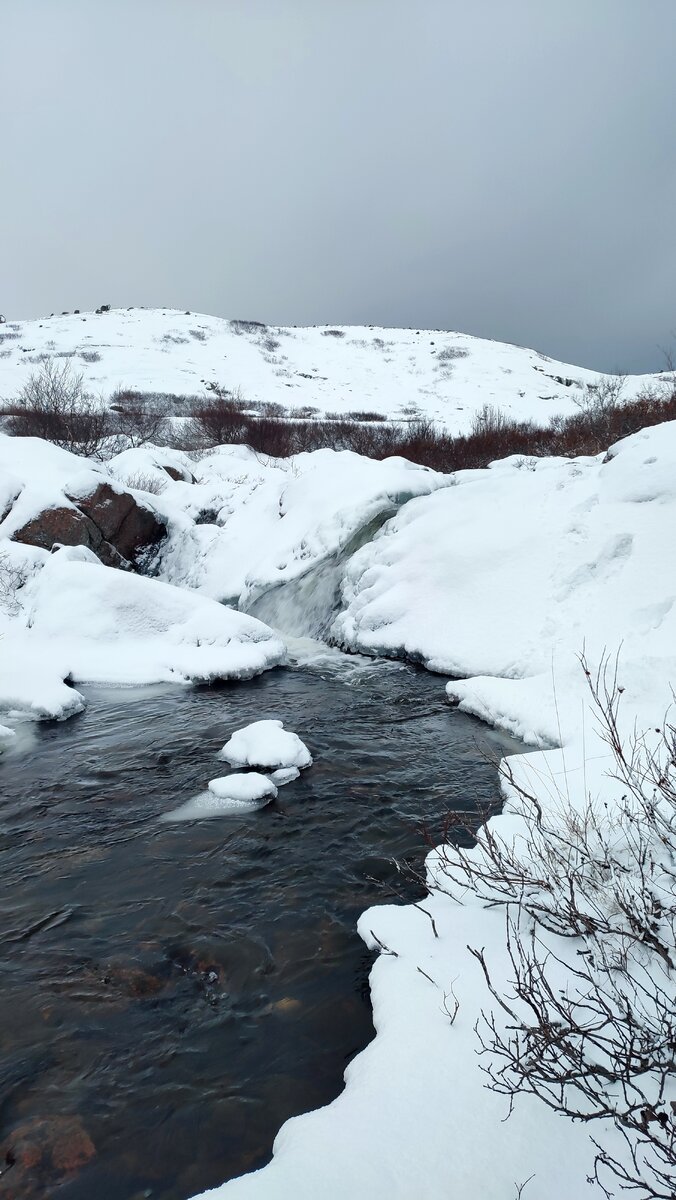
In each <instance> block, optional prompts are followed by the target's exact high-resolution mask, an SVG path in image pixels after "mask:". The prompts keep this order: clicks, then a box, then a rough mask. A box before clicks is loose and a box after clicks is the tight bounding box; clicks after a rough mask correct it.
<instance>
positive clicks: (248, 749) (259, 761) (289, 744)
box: [218, 721, 312, 769]
mask: <svg viewBox="0 0 676 1200" xmlns="http://www.w3.org/2000/svg"><path fill="white" fill-rule="evenodd" d="M218 757H219V758H221V759H223V760H224V761H225V762H228V763H230V766H231V767H264V768H268V769H275V768H277V767H297V768H299V769H302V768H303V767H309V766H311V765H312V755H311V754H310V751H309V750H308V748H307V746H306V745H305V743H304V742H301V740H300V738H299V737H298V734H296V733H292V732H291V730H289V729H285V728H284V725H283V723H282V722H281V721H253V722H252V723H251V725H245V726H244V728H243V729H237V730H236V731H235V733H233V735H232V737H231V738H229V740H228V741H227V742H226V743H225V745H224V747H223V749H222V750H219V752H218Z"/></svg>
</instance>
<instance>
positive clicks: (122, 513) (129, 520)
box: [68, 482, 167, 565]
mask: <svg viewBox="0 0 676 1200" xmlns="http://www.w3.org/2000/svg"><path fill="white" fill-rule="evenodd" d="M68 499H69V500H72V501H73V503H74V504H76V505H77V507H78V509H79V510H80V512H82V513H84V514H85V516H86V517H88V518H89V520H90V521H91V522H92V523H93V524H94V526H95V527H96V529H97V530H98V531H99V533H100V536H101V539H102V540H103V541H104V542H105V543H106V544H107V545H109V546H112V547H113V549H114V550H115V551H116V552H117V554H119V555H120V556H121V557H122V558H123V559H126V560H127V561H128V562H130V563H132V564H134V565H137V564H138V563H139V562H140V560H141V559H142V558H143V557H144V556H145V555H146V554H147V552H148V551H149V550H150V549H152V548H153V547H154V546H156V545H157V544H158V543H159V542H161V541H162V539H163V538H164V536H165V534H166V532H167V527H166V524H165V522H164V521H163V520H162V518H161V517H160V516H159V515H158V514H157V513H156V512H155V511H154V510H153V509H151V508H150V507H149V506H148V505H147V504H142V503H141V502H140V501H139V500H137V499H136V497H135V496H132V494H131V492H128V491H126V490H125V489H124V488H123V487H121V486H120V485H119V484H115V485H112V484H110V483H107V482H101V483H99V484H98V486H97V487H96V488H94V490H93V491H89V492H88V493H86V494H84V495H80V496H78V495H72V494H68ZM92 549H94V551H95V552H96V549H95V547H92ZM98 557H99V558H101V555H100V554H99V556H98Z"/></svg>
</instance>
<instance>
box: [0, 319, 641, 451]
mask: <svg viewBox="0 0 676 1200" xmlns="http://www.w3.org/2000/svg"><path fill="white" fill-rule="evenodd" d="M332 329H333V330H334V332H331V330H332ZM3 332H4V335H5V338H4V340H3V341H2V345H1V347H0V354H2V357H1V358H0V398H3V397H6V398H11V397H12V396H14V395H16V394H17V393H18V391H19V390H20V389H21V387H22V386H23V384H24V383H25V382H26V380H27V379H28V377H29V376H30V374H31V372H33V371H35V370H36V369H39V365H40V361H41V356H42V355H58V356H59V359H63V360H64V361H70V362H71V365H72V366H73V368H74V369H75V370H77V371H78V372H81V373H82V374H83V376H84V379H85V382H86V384H87V386H88V387H89V389H90V390H91V391H92V392H93V393H94V394H95V395H99V394H103V395H104V396H106V397H110V395H111V394H112V393H113V392H114V391H115V389H116V388H118V387H122V388H133V389H138V390H142V391H152V392H171V393H175V394H178V395H179V396H181V395H185V394H186V393H187V394H198V395H201V396H203V395H204V394H205V390H206V385H207V384H214V383H216V384H219V385H222V386H224V387H226V388H229V389H232V390H236V389H238V388H241V390H242V394H243V396H244V399H245V400H247V401H249V402H253V403H258V404H266V403H269V404H281V405H283V406H284V408H286V409H287V410H293V409H302V408H303V407H304V406H308V405H309V406H311V407H312V408H315V409H317V410H318V413H319V415H323V414H325V413H331V412H337V413H340V414H345V413H349V412H350V411H364V410H366V411H375V412H379V413H381V414H383V415H384V416H387V417H394V418H397V419H402V418H403V419H408V418H409V417H410V416H415V415H416V414H418V415H423V416H427V417H431V418H433V419H434V420H438V421H440V422H443V423H444V424H445V425H446V426H447V427H448V428H449V429H451V430H452V431H453V432H458V433H459V432H465V431H467V429H468V428H469V425H470V422H471V418H472V416H473V414H474V413H475V412H476V411H477V410H478V409H480V408H481V407H482V406H483V405H484V404H499V405H500V407H501V408H503V409H504V410H505V411H507V412H508V413H509V414H510V415H511V416H513V417H515V418H517V419H524V418H532V419H533V420H535V421H537V422H538V423H541V424H546V422H547V421H548V420H549V418H550V417H551V416H552V415H554V414H557V413H570V412H573V411H574V407H575V404H574V402H575V400H576V399H579V397H580V396H581V395H582V394H583V391H584V388H585V385H586V384H587V383H590V382H595V381H596V380H597V379H598V375H597V374H596V373H595V372H593V371H589V370H586V369H584V368H582V367H575V366H570V365H569V364H566V363H559V362H555V361H554V360H552V359H550V358H548V357H547V356H546V355H544V354H540V353H539V352H538V351H536V350H529V349H526V348H523V347H521V346H511V345H507V344H505V343H502V342H493V341H487V340H485V339H482V338H475V337H470V336H469V335H466V334H461V333H447V332H445V331H443V330H424V329H420V330H417V329H381V328H377V327H371V326H343V327H339V328H338V329H335V327H328V328H327V327H326V326H324V327H321V326H319V327H311V328H295V327H293V328H283V327H277V326H269V327H265V326H261V325H257V324H255V323H251V322H239V321H227V320H223V319H222V318H220V317H210V316H205V315H203V314H201V313H185V312H179V311H175V310H170V309H140V308H131V309H126V310H125V309H113V310H112V311H111V312H108V313H101V314H98V315H97V314H96V313H91V312H90V313H81V314H69V315H64V316H53V317H46V318H43V319H42V320H35V321H17V322H9V323H8V324H7V325H6V326H4V327H3ZM0 338H2V334H0ZM92 356H97V357H96V358H95V361H94V362H91V361H87V359H88V358H89V359H91V357H92ZM650 378H654V377H648V376H643V377H641V376H634V377H630V378H629V379H628V380H627V385H626V392H627V395H632V394H635V392H636V391H637V390H638V389H639V388H640V387H641V385H642V384H644V383H645V382H646V381H647V380H648V379H650ZM184 412H185V413H186V415H187V412H188V405H187V404H183V405H181V403H180V402H179V404H178V406H177V409H176V413H177V415H178V416H180V415H182V414H183V413H184Z"/></svg>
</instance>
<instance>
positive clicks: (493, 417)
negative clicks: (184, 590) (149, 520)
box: [182, 379, 676, 472]
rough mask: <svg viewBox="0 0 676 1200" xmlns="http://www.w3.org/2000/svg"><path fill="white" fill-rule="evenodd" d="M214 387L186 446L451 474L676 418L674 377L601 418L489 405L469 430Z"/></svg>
mask: <svg viewBox="0 0 676 1200" xmlns="http://www.w3.org/2000/svg"><path fill="white" fill-rule="evenodd" d="M611 382H612V381H611ZM207 386H208V390H209V392H210V396H209V397H208V398H207V399H205V400H196V401H194V403H193V406H192V420H191V421H190V422H189V423H187V426H186V428H185V430H184V433H183V441H182V445H184V446H185V448H186V449H190V448H193V449H199V448H204V447H208V446H214V445H220V444H222V443H224V442H232V443H235V444H246V445H250V446H252V447H255V448H256V449H257V450H258V451H260V452H261V453H264V454H269V455H272V456H274V457H277V456H284V455H285V454H297V453H300V452H301V451H304V450H317V449H321V448H330V449H334V450H354V451H356V452H357V453H359V454H364V455H367V456H369V457H370V458H386V457H388V456H390V455H400V456H401V457H403V458H408V459H410V460H411V461H412V462H417V463H420V464H421V465H422V466H427V467H431V468H433V469H434V470H437V471H444V472H449V471H457V470H464V469H468V468H480V467H486V466H488V464H489V463H491V462H493V461H495V460H497V459H501V458H506V457H508V456H515V455H516V456H519V458H520V459H522V460H524V461H527V462H528V463H529V464H530V465H531V466H532V465H533V463H534V461H535V460H536V459H537V458H538V457H542V456H546V455H560V456H562V457H568V458H570V457H575V456H576V455H580V454H599V453H601V452H602V451H605V450H606V449H607V448H608V446H609V445H610V444H611V443H612V442H614V441H617V440H619V439H620V438H623V437H626V436H627V435H628V434H630V433H634V432H636V431H637V430H639V429H643V428H645V427H646V426H649V425H656V424H659V423H660V422H662V421H668V420H674V419H676V386H674V383H673V381H671V380H670V379H669V380H667V381H666V382H665V383H664V384H663V385H661V386H660V387H658V388H653V389H647V390H646V391H645V392H644V393H643V394H642V395H641V396H639V397H638V398H637V399H635V400H632V401H622V400H619V401H618V402H617V403H615V404H613V405H612V406H608V405H606V404H604V408H603V411H602V414H601V417H599V416H598V414H597V413H596V411H591V412H585V411H583V410H580V411H578V412H575V413H573V414H572V416H570V417H558V418H554V419H552V421H551V422H550V423H549V425H547V426H544V427H543V426H539V425H535V424H534V423H533V422H532V421H517V420H514V418H512V417H510V416H509V414H508V413H505V412H503V411H501V410H500V409H498V408H495V407H494V406H491V405H484V407H483V408H482V409H481V410H480V411H479V412H478V413H476V414H475V416H474V418H473V420H472V423H471V427H470V431H469V432H468V433H467V434H458V435H455V436H453V435H451V434H450V433H448V432H447V431H446V430H445V429H444V428H443V427H441V426H439V425H437V424H436V423H435V422H433V421H430V420H429V419H427V418H425V417H423V416H422V415H421V413H420V410H419V409H418V408H416V407H414V406H409V407H407V408H406V409H404V410H402V412H403V413H404V412H405V414H406V415H407V416H408V417H409V418H410V419H409V420H405V421H404V420H400V421H388V420H387V419H385V418H384V417H383V414H381V413H371V412H366V411H364V412H362V411H353V412H350V413H347V414H343V413H339V412H327V413H325V415H324V418H323V419H322V420H318V419H315V418H316V414H317V410H316V409H314V408H312V407H311V406H305V407H304V408H297V409H292V410H291V412H289V413H288V414H287V412H286V410H285V409H284V407H283V406H282V405H271V404H269V403H265V402H263V401H249V402H246V403H245V402H244V400H243V399H242V396H241V394H240V393H239V392H232V391H229V390H228V389H226V388H223V387H221V386H219V385H217V384H210V385H207ZM308 418H309V419H308Z"/></svg>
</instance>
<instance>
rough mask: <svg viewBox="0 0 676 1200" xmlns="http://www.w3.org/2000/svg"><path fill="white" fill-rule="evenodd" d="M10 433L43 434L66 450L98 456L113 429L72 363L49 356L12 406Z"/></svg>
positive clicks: (37, 435)
mask: <svg viewBox="0 0 676 1200" xmlns="http://www.w3.org/2000/svg"><path fill="white" fill-rule="evenodd" d="M8 432H9V433H11V434H13V435H14V436H15V437H40V438H44V439H45V441H48V442H54V444H55V445H57V446H61V447H62V448H63V449H64V450H71V451H73V452H74V453H75V454H84V455H86V456H87V457H91V456H92V455H98V454H99V453H100V452H101V449H102V445H103V442H104V440H105V438H106V437H107V436H108V434H109V432H110V417H109V414H108V413H107V412H106V410H105V409H104V408H103V407H102V405H101V403H99V402H97V401H96V400H95V399H94V397H93V396H90V395H88V393H87V392H85V390H84V387H83V381H82V375H78V374H75V373H74V372H73V370H72V368H71V365H70V362H69V361H68V360H66V361H65V362H63V364H62V365H59V364H58V363H57V362H55V361H54V359H53V358H49V359H47V361H46V362H44V363H43V365H42V367H41V368H40V370H39V371H38V372H36V373H35V374H33V375H31V376H30V378H29V380H28V382H27V383H26V384H25V386H24V387H23V389H22V391H21V392H20V394H19V397H18V399H17V400H16V401H15V402H14V404H13V405H12V406H11V409H10V416H9V420H8Z"/></svg>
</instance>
